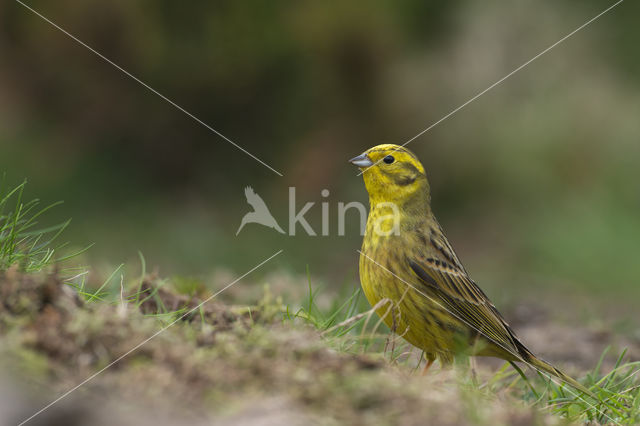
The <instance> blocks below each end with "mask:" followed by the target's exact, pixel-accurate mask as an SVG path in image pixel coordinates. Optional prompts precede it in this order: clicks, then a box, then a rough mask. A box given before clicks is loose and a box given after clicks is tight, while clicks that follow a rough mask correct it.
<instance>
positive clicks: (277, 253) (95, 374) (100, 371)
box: [18, 250, 283, 426]
mask: <svg viewBox="0 0 640 426" xmlns="http://www.w3.org/2000/svg"><path fill="white" fill-rule="evenodd" d="M282 251H283V250H279V251H277V252H276V253H275V254H273V255H271V256H270V257H269V258H267V259H265V260H263V261H262V262H260V263H259V264H257V265H256V266H254V267H253V268H251V269H250V270H249V271H247V272H245V273H244V274H242V275H241V276H239V277H238V278H236V279H235V280H233V281H232V282H231V283H229V284H227V285H226V286H225V287H223V288H222V289H221V290H218V291H217V292H216V293H214V294H213V295H211V296H209V297H208V298H207V299H205V300H204V301H203V302H201V303H200V304H199V305H198V306H196V307H195V308H193V309H191V310H189V311H187V312H186V313H185V314H183V315H181V316H180V317H178V319H176V320H175V321H173V322H172V323H170V324H169V325H167V326H165V327H163V328H161V329H160V330H158V331H157V332H155V333H154V334H152V335H151V336H150V337H148V338H146V339H145V340H143V341H142V342H140V343H138V344H137V345H136V346H134V347H133V348H131V349H130V350H128V351H127V352H125V353H124V354H123V355H120V356H119V357H118V358H116V359H115V360H114V361H111V362H110V363H109V364H107V366H106V367H104V368H102V369H100V370H98V371H97V372H95V373H94V374H92V375H91V376H89V377H87V378H86V379H84V380H83V381H82V382H80V383H79V384H77V385H76V386H74V387H72V388H71V389H69V390H68V391H66V392H65V393H63V394H62V395H60V396H59V397H58V398H56V399H55V400H53V401H51V402H50V403H49V404H47V405H45V406H44V407H42V408H41V409H40V410H38V411H37V412H35V413H33V414H32V415H31V416H29V417H28V418H26V419H24V420H23V421H22V422H20V423H19V424H18V426H22V425H23V424H25V423H27V422H28V421H29V420H31V419H33V418H34V417H36V416H37V415H39V414H41V413H42V412H43V411H45V410H47V409H48V408H50V407H51V406H52V405H54V404H56V403H57V402H59V401H60V400H61V399H63V398H65V397H67V396H68V395H69V394H71V393H72V392H74V391H75V390H77V389H78V388H80V387H81V386H83V385H85V384H86V383H87V382H89V381H91V380H92V379H94V378H95V377H96V376H98V375H99V374H100V373H102V372H104V371H105V370H106V369H108V368H110V367H112V366H113V365H114V364H116V363H118V362H119V361H120V360H122V359H123V358H125V357H126V356H128V355H129V354H131V353H132V352H134V351H136V350H137V349H138V348H140V347H141V346H142V345H144V344H145V343H147V342H148V341H149V340H151V339H153V338H154V337H156V336H158V335H159V334H161V333H163V332H164V331H165V330H166V329H168V328H169V327H171V326H172V325H174V324H175V323H177V322H178V321H180V320H182V319H183V318H184V317H186V316H187V315H189V314H191V313H193V312H194V311H196V310H198V309H200V307H201V306H202V305H204V304H205V303H207V302H208V301H210V300H211V299H213V298H214V297H216V296H217V295H219V294H220V293H222V292H223V291H225V290H226V289H228V288H229V287H231V286H232V285H234V284H236V283H237V282H238V281H240V280H241V279H243V278H244V277H246V276H247V275H249V274H250V273H252V272H253V271H255V270H256V269H258V268H260V267H261V266H262V265H264V264H265V263H267V262H269V261H270V260H271V259H273V258H274V257H276V256H277V255H279V254H280V253H282Z"/></svg>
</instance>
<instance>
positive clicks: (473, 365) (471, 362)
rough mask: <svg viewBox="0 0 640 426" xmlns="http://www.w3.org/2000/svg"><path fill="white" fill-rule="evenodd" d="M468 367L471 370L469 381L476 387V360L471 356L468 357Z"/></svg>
mask: <svg viewBox="0 0 640 426" xmlns="http://www.w3.org/2000/svg"><path fill="white" fill-rule="evenodd" d="M469 367H470V369H471V380H472V381H473V384H474V385H476V386H477V385H478V375H477V373H476V369H477V368H478V364H477V363H476V359H475V358H474V357H472V356H470V357H469Z"/></svg>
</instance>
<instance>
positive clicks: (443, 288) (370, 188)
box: [350, 144, 593, 396]
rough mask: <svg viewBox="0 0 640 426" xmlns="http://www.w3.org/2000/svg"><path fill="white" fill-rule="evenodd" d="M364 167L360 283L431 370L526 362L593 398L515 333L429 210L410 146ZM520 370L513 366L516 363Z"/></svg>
mask: <svg viewBox="0 0 640 426" xmlns="http://www.w3.org/2000/svg"><path fill="white" fill-rule="evenodd" d="M350 162H351V163H352V164H354V165H356V166H358V167H359V168H360V169H361V170H362V174H363V177H364V183H365V186H366V188H367V192H368V193H369V203H370V211H369V217H368V219H367V228H366V234H365V236H364V240H363V242H362V250H361V252H360V282H361V284H362V289H363V290H364V294H365V295H366V297H367V299H368V300H369V303H371V305H372V306H375V305H376V304H377V303H378V302H380V301H381V300H383V299H390V300H391V301H392V302H393V309H392V310H389V309H388V308H387V307H386V306H382V307H380V308H379V309H377V314H378V315H380V316H381V317H383V319H384V321H385V323H386V324H387V325H388V326H389V327H390V328H393V329H395V331H396V333H398V334H399V335H400V336H402V337H403V338H404V339H406V340H407V341H408V342H409V343H411V344H412V345H414V346H416V347H418V348H420V349H422V350H423V351H424V352H425V354H426V358H427V366H426V367H425V371H426V369H427V368H428V367H429V366H430V365H431V364H432V363H433V361H434V360H435V359H436V358H439V359H440V362H441V363H443V364H449V363H451V362H452V360H453V357H454V355H455V354H456V353H458V352H461V351H463V352H467V353H469V354H471V355H478V356H494V357H498V358H502V359H504V360H507V361H509V362H511V363H512V365H513V362H514V361H519V362H524V363H527V364H529V365H531V366H533V367H534V368H536V369H538V370H541V371H543V372H546V373H548V374H551V375H553V376H555V377H557V378H559V379H561V380H563V381H564V382H566V383H568V384H570V385H571V386H573V387H574V388H576V389H579V390H580V391H582V392H584V393H587V394H588V395H590V396H593V394H592V393H591V392H589V390H587V389H586V388H585V387H584V386H583V385H581V384H580V383H578V382H577V381H576V380H574V379H572V378H571V377H569V376H567V375H566V374H564V373H563V372H561V371H560V370H558V369H557V368H555V367H554V366H552V365H551V364H549V363H548V362H546V361H543V360H542V359H540V358H537V357H536V356H535V355H533V353H531V351H529V349H527V348H526V347H525V346H524V344H523V343H522V342H521V341H520V339H518V337H516V335H515V333H514V331H513V330H512V329H511V327H509V324H507V322H506V321H505V320H504V318H503V317H502V315H501V314H500V313H499V312H498V310H497V309H496V307H495V306H494V305H493V304H492V303H491V301H490V300H489V298H488V297H487V296H486V294H484V292H483V291H482V290H481V289H480V287H478V286H477V285H476V284H475V283H474V282H473V280H471V278H469V275H468V274H467V271H466V270H465V268H464V266H462V263H461V262H460V259H458V256H457V255H456V253H455V251H454V250H453V248H452V247H451V244H449V241H448V240H447V237H446V236H445V235H444V232H443V231H442V227H441V226H440V224H439V223H438V221H437V220H436V218H435V216H434V215H433V212H432V211H431V196H430V191H429V182H428V181H427V176H426V174H425V170H424V167H423V166H422V164H421V163H420V161H419V160H418V158H417V157H416V156H415V155H414V154H413V153H412V152H411V151H409V150H408V149H406V148H404V147H401V146H398V145H392V144H385V145H378V146H375V147H373V148H370V149H369V150H367V151H365V152H364V153H363V154H362V155H359V156H357V157H355V158H353V159H351V160H350ZM514 367H515V365H514Z"/></svg>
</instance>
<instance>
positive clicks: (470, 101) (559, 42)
mask: <svg viewBox="0 0 640 426" xmlns="http://www.w3.org/2000/svg"><path fill="white" fill-rule="evenodd" d="M16 1H18V0H16ZM623 1H624V0H618V1H617V2H615V3H614V4H612V5H611V6H609V7H608V8H606V9H605V10H603V11H602V12H600V13H599V14H597V15H596V16H594V17H593V18H591V19H589V20H588V21H587V22H585V23H584V24H582V25H580V26H579V27H578V28H576V29H575V30H573V31H571V32H570V33H569V34H567V35H566V36H564V37H562V38H561V39H560V40H558V41H556V42H555V43H553V44H552V45H551V46H549V47H547V48H546V49H544V50H543V51H542V52H540V53H538V54H537V55H536V56H534V57H533V58H531V59H529V60H528V61H527V62H525V63H523V64H522V65H520V66H519V67H518V68H516V69H514V70H513V71H511V72H510V73H509V74H507V75H505V76H504V77H502V78H501V79H500V80H498V81H496V82H495V83H493V84H492V85H491V86H489V87H487V88H486V89H484V90H483V91H481V92H479V93H478V94H477V95H475V96H474V97H472V98H471V99H469V100H468V101H466V102H465V103H463V104H462V105H460V106H459V107H457V108H456V109H454V110H452V111H451V112H449V113H448V114H447V115H445V116H444V117H442V118H441V119H440V120H438V121H436V122H435V123H433V124H432V125H430V126H429V127H427V128H426V129H424V130H422V131H421V132H420V133H418V134H417V135H415V136H414V137H412V138H411V139H409V140H408V141H406V142H405V143H403V144H402V145H400V146H401V147H402V146H405V145H407V144H409V143H411V142H413V141H414V140H416V139H417V138H419V137H420V136H422V135H424V134H425V133H427V132H428V131H429V130H431V129H433V128H434V127H436V126H437V125H438V124H440V123H442V122H443V121H444V120H446V119H447V118H449V117H451V116H452V115H454V114H455V113H457V112H458V111H460V110H461V109H462V108H464V107H466V106H467V105H469V104H470V103H472V102H473V101H475V100H476V99H478V98H479V97H480V96H482V95H484V94H485V93H487V92H488V91H490V90H491V89H493V88H494V87H496V86H497V85H499V84H500V83H502V82H503V81H505V80H506V79H508V78H509V77H511V76H512V75H514V74H515V73H517V72H518V71H520V70H521V69H523V68H524V67H526V66H527V65H529V64H530V63H532V62H533V61H535V60H536V59H538V58H539V57H541V56H542V55H544V54H545V53H547V52H549V51H550V50H552V49H553V48H554V47H556V46H558V45H559V44H561V43H562V42H564V41H565V40H567V39H568V38H569V37H571V36H573V35H574V34H576V33H577V32H578V31H580V30H582V29H584V28H585V27H586V26H588V25H589V24H591V23H593V22H594V21H595V20H597V19H598V18H600V17H601V16H602V15H604V14H606V13H607V12H609V11H610V10H611V9H613V8H614V7H616V6H618V5H619V4H620V3H622V2H623ZM395 150H397V148H396V149H394V151H395ZM380 161H382V160H378V161H377V162H375V163H374V164H372V165H371V166H369V167H367V168H366V169H364V170H362V171H360V173H358V176H360V175H361V174H363V173H364V172H366V171H367V170H369V168H370V167H373V166H375V165H376V164H379V163H380Z"/></svg>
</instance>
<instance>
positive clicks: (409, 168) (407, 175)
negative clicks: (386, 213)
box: [349, 144, 429, 204]
mask: <svg viewBox="0 0 640 426" xmlns="http://www.w3.org/2000/svg"><path fill="white" fill-rule="evenodd" d="M349 162H351V163H352V164H354V165H356V166H358V167H359V168H360V170H361V171H362V177H363V178H364V184H365V186H366V188H367V192H368V193H369V199H370V201H371V203H372V204H376V203H380V202H393V203H397V204H405V203H406V202H408V201H420V200H422V201H426V202H427V203H428V201H429V182H428V181H427V176H426V174H425V171H424V167H423V166H422V164H421V163H420V161H419V160H418V158H417V157H416V156H415V154H413V153H412V152H411V151H409V150H408V149H407V148H404V147H402V146H399V145H393V144H384V145H377V146H374V147H373V148H369V149H368V150H366V151H365V152H364V153H362V154H361V155H358V156H357V157H355V158H352V159H351V160H349Z"/></svg>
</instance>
